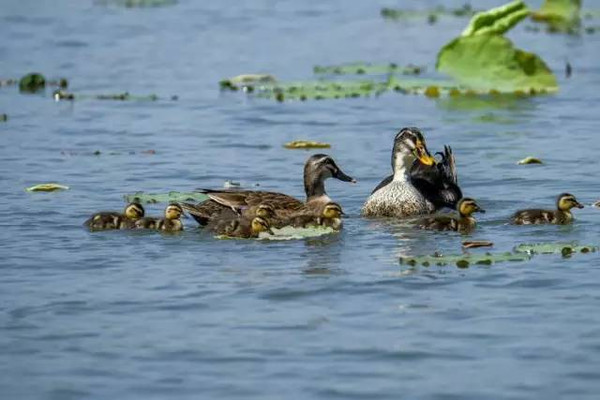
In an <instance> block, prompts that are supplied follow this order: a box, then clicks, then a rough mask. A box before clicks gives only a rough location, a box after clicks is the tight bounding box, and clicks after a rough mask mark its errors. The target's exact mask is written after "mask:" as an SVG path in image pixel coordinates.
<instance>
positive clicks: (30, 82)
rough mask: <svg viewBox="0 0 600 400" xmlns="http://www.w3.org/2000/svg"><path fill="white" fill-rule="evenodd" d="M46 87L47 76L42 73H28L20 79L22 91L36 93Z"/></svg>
mask: <svg viewBox="0 0 600 400" xmlns="http://www.w3.org/2000/svg"><path fill="white" fill-rule="evenodd" d="M44 88H46V78H45V77H44V75H42V74H38V73H31V74H27V75H25V76H24V77H22V78H21V79H20V80H19V90H20V91H21V92H28V93H34V92H37V91H40V90H43V89H44Z"/></svg>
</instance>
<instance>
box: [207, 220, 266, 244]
mask: <svg viewBox="0 0 600 400" xmlns="http://www.w3.org/2000/svg"><path fill="white" fill-rule="evenodd" d="M206 229H207V230H209V231H210V232H212V233H214V234H215V235H216V236H224V237H228V238H240V239H251V238H257V237H259V235H260V234H261V233H262V232H266V233H269V234H271V235H273V231H272V230H271V224H270V223H269V221H268V220H267V219H266V218H263V217H258V216H257V217H253V218H249V217H245V216H241V217H239V216H238V217H234V218H219V219H213V220H212V221H210V222H209V224H208V225H207V226H206Z"/></svg>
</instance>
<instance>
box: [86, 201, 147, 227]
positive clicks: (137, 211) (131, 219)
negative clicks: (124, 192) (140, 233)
mask: <svg viewBox="0 0 600 400" xmlns="http://www.w3.org/2000/svg"><path fill="white" fill-rule="evenodd" d="M144 214H145V211H144V207H142V205H141V204H140V203H137V202H133V203H129V204H127V206H125V209H124V211H123V213H119V212H116V211H102V212H98V213H95V214H94V215H92V216H91V217H90V218H88V219H87V220H86V221H85V222H84V223H83V224H84V226H86V227H87V228H88V229H89V230H91V231H100V230H109V229H131V228H133V227H134V226H135V222H136V221H137V220H139V219H140V218H143V217H144Z"/></svg>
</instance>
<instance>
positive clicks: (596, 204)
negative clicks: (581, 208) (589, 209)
mask: <svg viewBox="0 0 600 400" xmlns="http://www.w3.org/2000/svg"><path fill="white" fill-rule="evenodd" d="M592 205H593V206H594V207H596V208H600V200H598V201H597V202H595V203H594V204H592Z"/></svg>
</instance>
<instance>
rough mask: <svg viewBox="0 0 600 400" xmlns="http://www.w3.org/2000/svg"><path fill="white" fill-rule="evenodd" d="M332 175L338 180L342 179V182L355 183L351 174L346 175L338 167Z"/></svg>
mask: <svg viewBox="0 0 600 400" xmlns="http://www.w3.org/2000/svg"><path fill="white" fill-rule="evenodd" d="M333 177H334V178H336V179H339V180H340V181H343V182H350V183H356V179H354V178H353V177H351V176H348V175H346V174H345V173H344V171H342V170H341V169H339V168H338V169H337V170H336V171H335V172H334V173H333Z"/></svg>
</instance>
